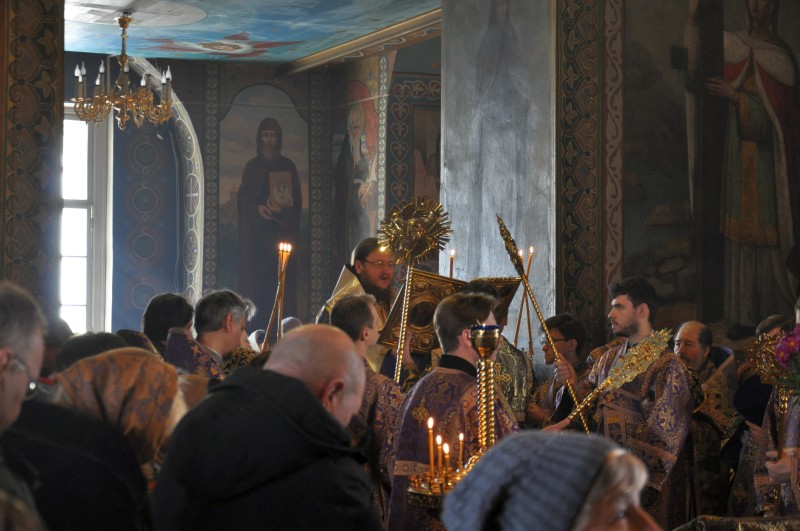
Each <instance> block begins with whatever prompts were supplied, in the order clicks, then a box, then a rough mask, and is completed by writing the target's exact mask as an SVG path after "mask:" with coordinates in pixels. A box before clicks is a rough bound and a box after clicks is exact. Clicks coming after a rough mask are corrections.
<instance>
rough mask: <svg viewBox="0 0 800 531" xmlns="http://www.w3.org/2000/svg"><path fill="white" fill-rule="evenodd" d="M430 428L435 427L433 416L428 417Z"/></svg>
mask: <svg viewBox="0 0 800 531" xmlns="http://www.w3.org/2000/svg"><path fill="white" fill-rule="evenodd" d="M428 429H429V430H432V429H433V417H429V418H428Z"/></svg>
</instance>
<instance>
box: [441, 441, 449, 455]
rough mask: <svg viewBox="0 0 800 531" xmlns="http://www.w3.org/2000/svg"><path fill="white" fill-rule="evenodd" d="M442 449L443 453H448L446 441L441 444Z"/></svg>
mask: <svg viewBox="0 0 800 531" xmlns="http://www.w3.org/2000/svg"><path fill="white" fill-rule="evenodd" d="M442 451H443V452H444V455H447V454H449V453H450V445H449V444H447V443H444V444H443V445H442Z"/></svg>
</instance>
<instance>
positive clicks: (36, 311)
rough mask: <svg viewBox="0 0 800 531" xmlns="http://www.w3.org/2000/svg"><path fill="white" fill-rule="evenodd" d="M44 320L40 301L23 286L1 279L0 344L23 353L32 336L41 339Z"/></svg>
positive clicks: (20, 354) (45, 325) (30, 342)
mask: <svg viewBox="0 0 800 531" xmlns="http://www.w3.org/2000/svg"><path fill="white" fill-rule="evenodd" d="M45 334H47V320H46V319H45V317H44V314H43V313H42V310H41V308H40V307H39V304H38V303H37V302H36V300H34V298H33V297H32V296H31V295H30V294H29V293H28V292H27V291H25V290H24V289H23V288H21V287H19V286H17V285H16V284H14V283H12V282H9V281H6V280H4V281H0V348H8V349H11V350H12V351H13V353H14V354H15V355H17V356H21V357H26V356H27V355H28V353H29V351H30V349H31V348H33V343H34V340H35V338H36V337H37V336H38V337H40V338H41V340H42V341H44V339H43V338H44V335H45Z"/></svg>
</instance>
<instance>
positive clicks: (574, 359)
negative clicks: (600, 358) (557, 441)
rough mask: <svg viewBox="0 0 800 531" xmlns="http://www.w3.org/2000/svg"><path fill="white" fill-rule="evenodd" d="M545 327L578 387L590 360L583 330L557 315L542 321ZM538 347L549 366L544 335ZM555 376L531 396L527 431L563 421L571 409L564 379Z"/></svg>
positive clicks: (575, 322)
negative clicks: (576, 378) (567, 364)
mask: <svg viewBox="0 0 800 531" xmlns="http://www.w3.org/2000/svg"><path fill="white" fill-rule="evenodd" d="M544 323H545V325H546V326H547V329H548V330H549V332H550V337H551V338H552V339H553V344H554V345H555V346H556V349H558V354H559V355H560V356H561V357H562V358H563V359H564V360H565V361H567V362H569V364H570V365H572V367H573V368H574V369H575V373H576V374H577V375H578V382H579V383H580V382H581V381H582V380H583V379H584V378H586V376H588V374H589V372H590V370H591V368H592V367H591V361H592V360H591V358H588V357H587V352H586V349H585V348H584V347H585V345H586V327H584V326H583V323H582V322H581V321H579V320H578V319H577V318H575V317H574V316H572V315H570V314H567V313H561V314H558V315H555V316H553V317H551V318H549V319H547V320H545V322H544ZM539 346H541V348H542V352H544V362H545V364H547V365H553V362H554V361H555V359H556V356H555V352H553V349H552V347H551V346H550V344H549V343H548V341H547V337H546V336H545V334H544V333H542V335H541V336H540V337H539ZM557 374H558V373H557V372H555V375H554V376H552V377H550V378H549V379H547V381H545V382H544V383H543V384H542V385H541V386H539V388H538V389H537V390H536V392H535V393H534V395H533V399H532V401H531V403H530V404H529V405H528V414H527V422H528V425H529V426H531V427H536V428H543V427H545V426H548V425H550V424H554V423H556V422H558V421H560V420H563V419H565V418H566V417H567V415H569V413H570V412H571V411H572V409H573V408H574V406H575V403H574V402H573V400H572V397H571V396H570V394H569V393H568V392H566V390H565V388H564V379H563V378H557V377H556V376H557Z"/></svg>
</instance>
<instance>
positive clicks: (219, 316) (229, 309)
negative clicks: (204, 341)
mask: <svg viewBox="0 0 800 531" xmlns="http://www.w3.org/2000/svg"><path fill="white" fill-rule="evenodd" d="M253 313H255V309H254V308H253V303H252V302H250V301H249V300H247V299H244V298H242V297H240V296H239V295H238V294H236V293H234V292H233V291H230V290H219V291H212V292H210V293H208V294H206V295H204V296H203V298H202V299H200V300H199V301H198V302H197V307H196V308H195V317H194V328H195V330H196V331H197V333H198V335H199V334H202V333H205V332H215V331H217V330H219V329H220V328H222V326H223V324H224V322H225V316H226V315H228V314H231V315H233V320H234V322H236V323H238V322H240V321H241V320H242V318H245V320H250V318H251V317H252V316H253Z"/></svg>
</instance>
